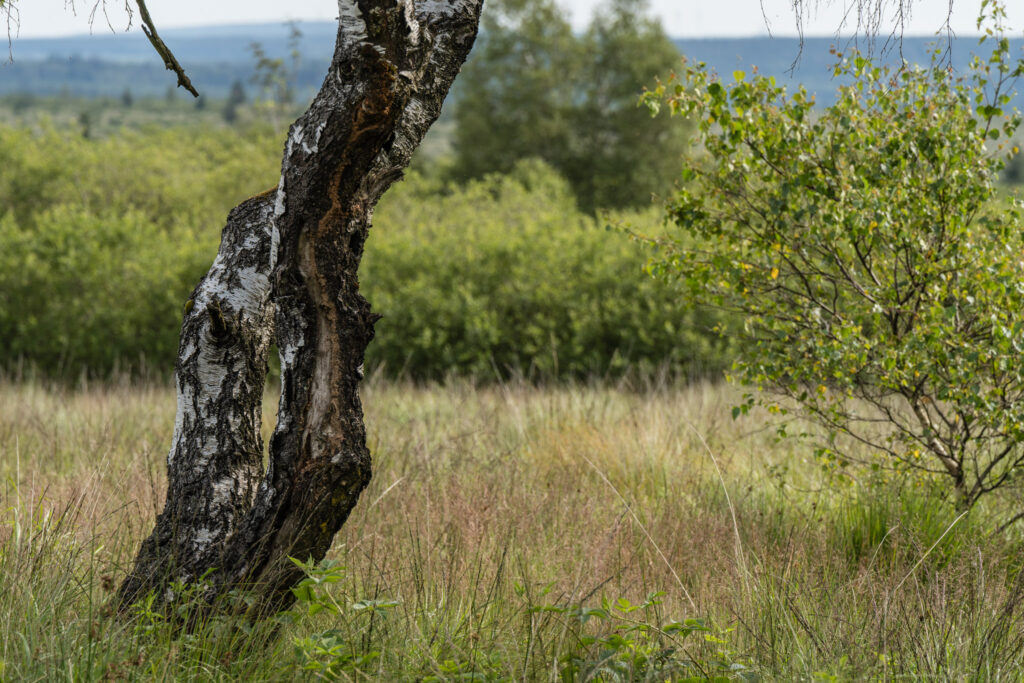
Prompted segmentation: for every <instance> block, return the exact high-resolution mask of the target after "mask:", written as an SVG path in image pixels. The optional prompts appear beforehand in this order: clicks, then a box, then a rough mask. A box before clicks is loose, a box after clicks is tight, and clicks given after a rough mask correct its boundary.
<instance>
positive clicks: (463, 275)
mask: <svg viewBox="0 0 1024 683" xmlns="http://www.w3.org/2000/svg"><path fill="white" fill-rule="evenodd" d="M440 189H441V188H439V187H437V186H436V185H434V184H432V183H431V182H430V181H428V180H425V179H423V178H421V177H415V176H414V177H412V178H410V179H409V180H407V181H406V182H405V183H404V185H402V186H401V187H400V188H399V189H398V190H397V191H396V192H395V193H394V194H393V195H391V196H390V197H388V198H387V199H386V200H385V201H384V202H382V206H381V209H380V211H379V212H378V214H377V219H376V228H375V229H374V233H375V234H374V235H373V237H372V238H371V239H370V243H369V246H368V249H367V253H366V257H365V263H364V266H363V268H364V270H363V272H364V275H363V281H364V282H363V287H364V289H365V290H366V292H367V296H368V298H369V299H370V301H372V302H373V303H374V306H375V308H376V309H378V310H379V311H380V312H382V313H383V314H384V316H385V317H384V319H383V320H382V321H381V322H380V323H378V328H377V329H378V336H377V339H375V340H374V343H373V345H372V346H371V349H370V357H371V359H373V360H374V361H376V362H384V363H385V364H386V366H387V367H388V368H390V369H392V370H394V369H398V368H400V369H401V370H402V371H403V372H406V373H408V374H410V375H412V376H414V377H417V378H424V377H436V376H438V375H441V374H444V373H446V372H450V371H456V372H465V373H471V374H474V375H478V376H479V375H491V376H493V375H494V374H495V373H500V374H505V373H506V372H508V371H509V370H510V369H513V370H517V371H523V372H525V373H526V374H532V373H539V374H540V375H542V376H551V375H560V376H567V375H569V376H585V375H592V374H606V373H611V374H618V373H621V372H624V371H626V370H627V369H630V368H632V369H639V370H641V371H650V370H653V369H655V368H656V367H658V366H660V365H662V364H665V365H668V366H670V367H671V368H673V369H674V370H676V371H682V372H687V373H693V372H704V371H710V370H713V369H719V368H721V366H722V363H723V354H722V350H721V347H722V346H723V343H722V342H721V340H719V339H717V338H715V337H713V336H711V335H710V334H709V332H708V330H709V328H710V327H711V325H712V324H713V322H712V321H711V320H710V319H709V318H707V316H705V315H702V314H690V315H689V317H685V318H684V316H683V315H682V314H681V313H680V310H679V309H680V306H679V305H678V301H677V295H676V293H675V292H674V291H673V290H672V289H670V288H669V287H668V286H666V285H664V284H662V283H659V282H656V281H654V280H651V279H648V278H646V277H644V276H643V274H642V272H641V269H640V266H641V264H642V262H643V255H642V253H641V252H640V251H639V249H638V247H637V245H636V244H634V243H632V242H630V241H629V240H627V239H626V238H625V237H624V236H623V235H621V234H618V233H608V232H606V231H605V230H604V229H603V227H602V225H603V224H599V223H597V222H596V221H594V220H593V219H591V218H589V217H587V216H585V215H583V214H581V213H580V212H579V211H578V210H577V209H576V207H575V204H574V201H573V198H572V194H571V192H570V189H569V186H568V184H567V183H566V182H565V181H564V180H562V179H561V178H559V177H558V176H557V175H556V174H555V173H554V172H553V171H552V170H551V169H550V168H548V167H547V166H544V165H543V164H541V163H540V162H522V163H520V164H519V165H517V166H516V167H515V168H514V169H513V171H512V172H511V173H510V174H508V175H507V176H489V177H487V178H485V179H484V180H481V181H474V182H470V183H468V184H467V185H465V186H464V187H461V188H458V189H455V190H452V191H451V192H450V193H448V194H446V195H443V194H442V193H441V192H440ZM633 219H634V220H655V219H653V218H652V217H651V215H650V214H648V215H636V216H633Z"/></svg>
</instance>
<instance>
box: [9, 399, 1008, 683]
mask: <svg viewBox="0 0 1024 683" xmlns="http://www.w3.org/2000/svg"><path fill="white" fill-rule="evenodd" d="M737 398H738V396H737V395H735V394H734V392H733V391H732V390H731V389H728V388H724V387H720V386H711V385H702V386H695V387H688V388H679V387H669V386H648V387H643V388H640V389H637V388H635V387H633V388H628V389H627V388H615V387H608V386H596V385H595V386H587V385H576V386H563V387H553V388H536V387H531V386H528V385H506V386H496V387H485V388H479V387H474V386H473V385H471V384H469V383H451V384H448V385H444V386H440V385H431V386H414V385H406V384H393V383H387V382H383V381H379V380H377V381H371V382H370V383H369V384H368V386H367V388H366V391H365V400H364V403H365V406H366V412H367V425H368V428H369V440H370V447H371V450H372V452H373V453H374V457H375V474H374V478H373V482H372V483H371V485H370V487H369V488H368V489H367V491H366V492H365V493H364V494H363V497H362V499H361V501H360V504H359V505H358V506H357V508H356V510H355V512H354V513H353V515H352V517H351V519H350V520H349V522H348V523H347V524H346V525H345V527H344V529H343V530H342V532H341V534H339V536H338V539H337V542H336V545H335V547H334V549H333V550H332V552H331V554H330V556H329V559H331V560H332V561H335V562H337V563H338V564H339V565H341V566H343V567H344V569H343V570H336V571H331V572H329V575H330V577H331V580H332V581H333V580H334V579H337V582H336V583H330V584H329V585H328V584H324V585H323V586H321V588H324V592H323V596H325V597H323V598H321V599H319V602H320V603H322V604H324V605H327V606H328V607H332V606H337V607H338V608H339V610H338V611H337V612H334V611H331V609H325V610H324V611H321V612H320V613H318V614H316V615H315V616H303V615H302V614H300V610H298V609H297V610H296V611H295V613H294V614H292V615H288V616H286V617H282V618H281V619H278V620H276V621H275V622H274V623H271V624H266V625H257V626H255V627H249V626H247V625H244V624H238V623H227V622H225V621H217V620H214V621H211V622H210V623H208V624H205V625H204V626H203V627H202V628H201V629H199V630H198V631H197V632H195V633H192V634H181V633H178V632H176V631H175V630H174V629H173V628H172V627H171V626H170V625H169V624H167V623H166V622H165V621H164V620H163V619H162V618H161V615H159V614H154V613H152V612H148V611H147V610H145V609H141V610H140V611H139V613H138V614H137V615H136V616H135V617H133V618H131V619H118V618H114V617H112V616H111V615H110V614H109V613H107V612H106V611H105V601H106V600H107V598H109V596H110V594H111V590H112V588H113V587H114V586H115V585H116V582H117V580H118V579H119V578H120V576H121V575H122V574H123V572H124V571H125V568H126V567H127V564H128V562H130V560H131V557H132V554H133V552H134V550H135V548H136V545H137V543H138V542H139V541H140V540H141V538H142V537H143V536H144V535H145V534H146V533H147V532H148V530H149V527H150V525H151V524H152V520H153V517H154V515H155V513H156V511H157V510H158V509H159V508H160V506H161V505H162V497H163V495H164V486H165V484H164V479H163V457H164V451H165V449H166V446H167V444H168V442H169V438H170V432H171V430H172V426H173V418H174V415H173V411H174V397H173V392H171V391H169V390H167V389H164V388H160V387H154V386H143V387H139V386H131V385H127V384H125V385H117V386H106V387H80V388H78V389H75V390H70V389H66V388H65V389H61V388H55V387H44V386H40V385H37V384H4V385H0V477H2V480H3V484H2V486H0V495H2V497H3V499H2V508H3V521H2V525H0V659H2V664H0V679H3V680H40V681H42V680H102V679H104V678H105V677H106V678H107V679H114V680H150V679H152V678H156V679H160V680H179V679H181V680H237V679H239V678H246V679H253V680H263V679H270V680H305V679H307V678H316V677H319V676H326V675H328V674H330V675H332V676H334V677H338V678H341V679H354V680H362V679H368V678H374V679H381V680H429V679H431V677H433V679H434V680H449V679H452V680H454V679H457V678H458V679H461V680H549V679H551V680H559V678H560V677H561V679H562V680H583V679H588V678H589V679H591V680H665V679H666V678H673V679H677V678H678V679H681V678H682V677H683V675H684V674H683V673H680V672H681V671H686V672H688V673H686V675H692V676H696V677H698V679H699V678H700V677H701V676H705V675H711V674H712V673H713V672H714V671H715V670H716V667H717V668H718V669H721V671H720V672H719V674H718V675H723V676H732V677H734V678H738V677H741V676H743V675H746V676H748V677H749V676H751V675H752V673H756V674H757V675H758V676H760V677H761V678H762V679H765V680H795V679H798V678H800V679H804V680H830V679H832V678H831V677H835V678H834V680H860V679H875V678H880V679H897V678H899V679H918V678H920V679H935V678H940V679H957V680H961V679H980V680H1020V679H1021V676H1022V675H1024V674H1022V671H1024V654H1022V652H1024V640H1022V633H1024V618H1022V616H1021V605H1020V604H1019V603H1020V601H1021V598H1022V596H1024V589H1022V586H1021V585H1020V584H1021V581H1022V579H1021V578H1020V577H1021V576H1022V575H1021V574H1020V572H1019V569H1020V564H1021V562H1020V557H1021V552H1020V551H1021V547H1020V544H1019V542H1017V541H1016V540H1015V539H1014V537H1012V536H1008V535H1003V536H989V535H986V534H987V529H988V526H987V520H986V519H985V517H984V512H983V511H981V512H979V513H978V514H976V515H973V516H971V517H969V518H966V519H961V520H959V521H957V522H956V523H954V520H955V519H956V517H955V514H954V512H953V510H952V509H951V508H949V507H948V506H946V505H945V504H944V503H942V502H941V501H940V500H938V499H936V498H935V497H934V496H932V495H930V494H929V493H928V492H927V491H926V489H925V488H923V487H920V486H914V485H911V484H908V483H906V482H898V481H897V482H889V483H875V484H873V485H869V484H868V483H867V478H865V477H860V478H858V480H857V481H856V482H853V483H851V482H852V481H853V480H852V479H851V478H850V477H846V476H843V477H835V476H829V475H827V473H825V471H824V470H823V469H822V468H821V467H820V466H819V465H818V464H816V463H815V462H814V461H813V457H812V455H811V453H812V451H811V450H810V449H809V448H807V447H806V446H804V445H802V444H800V443H799V442H789V441H786V442H776V440H775V438H774V430H773V429H772V428H771V425H770V424H769V423H767V422H765V420H764V419H763V418H762V417H759V416H750V417H746V418H742V419H740V420H736V421H733V420H732V419H731V417H730V408H731V406H732V405H733V404H734V403H735V402H736V400H737ZM273 404H274V402H273V401H272V400H268V401H267V405H268V406H272V405H273ZM271 420H272V416H271V415H270V414H269V413H268V416H267V424H266V425H265V428H266V429H267V430H268V431H269V429H270V427H271V426H272V425H271ZM300 559H301V558H300ZM655 591H661V592H664V594H663V595H661V596H660V597H659V598H658V599H657V600H656V601H655V602H658V603H659V604H648V605H647V606H646V607H643V608H642V609H638V610H633V611H630V609H629V608H628V607H627V608H626V609H620V610H618V611H616V610H615V609H614V608H615V604H616V603H615V601H617V600H619V599H623V600H626V601H628V602H629V603H631V604H633V605H636V604H643V603H644V602H645V599H646V597H647V596H648V595H649V594H650V593H652V592H655ZM602 600H606V601H607V603H606V605H605V606H606V607H608V608H609V612H610V614H611V615H612V617H613V618H611V619H602V618H595V619H592V620H591V621H589V622H588V623H586V624H583V623H581V622H582V620H581V619H580V618H579V613H578V612H573V611H572V608H573V607H574V606H583V607H598V606H600V605H601V604H602ZM375 601H376V602H375ZM625 604H626V603H622V605H625ZM353 606H356V607H362V608H361V609H353ZM299 607H300V608H302V609H303V610H305V608H306V604H305V603H301V604H300V605H299ZM314 611H316V610H314ZM685 618H700V619H702V620H704V621H703V623H704V624H705V625H706V627H707V628H708V629H709V630H708V631H698V632H695V633H693V634H691V635H690V636H688V637H686V638H682V637H678V636H674V635H673V634H672V633H671V632H669V633H665V632H664V630H665V629H664V628H663V627H664V626H665V624H666V623H670V622H673V621H676V622H682V620H683V619H685ZM615 628H618V629H619V633H620V634H624V635H625V636H628V637H627V638H626V641H625V642H626V644H625V645H621V644H620V645H619V646H616V645H615V644H614V643H617V642H618V641H614V640H612V639H610V638H609V636H611V635H612V633H613V630H614V629H615ZM631 628H632V629H634V630H632V631H630V630H628V629H631ZM324 634H329V635H328V636H325V635H324ZM630 638H632V640H630ZM331 644H335V645H337V647H336V648H334V649H333V650H332V649H331V648H330V647H329V646H330V645H331ZM616 647H619V649H618V650H616ZM318 648H319V649H318ZM637 653H640V654H641V655H643V656H644V657H647V659H646V660H643V661H647V664H646V665H644V664H643V662H642V661H641V660H639V659H637V657H636V655H637ZM658 657H661V658H662V659H661V660H657V658H658ZM656 661H672V662H675V663H677V664H679V667H677V668H676V669H673V670H672V671H673V672H672V673H670V674H667V675H666V674H663V673H659V671H658V669H657V666H655V664H654V663H655V662H656ZM623 662H625V664H624V665H622V666H619V665H620V664H622V663H623ZM638 662H639V663H638ZM332 663H333V664H332ZM326 664H332V668H329V669H327V668H321V669H320V670H316V669H315V667H316V666H326ZM720 665H722V666H720ZM728 665H733V666H734V669H733V672H732V673H731V674H730V673H729V672H728V671H727V670H726V669H727V668H728ZM303 667H308V668H305V669H304V668H303ZM687 667H689V668H687ZM667 670H668V669H666V671H667Z"/></svg>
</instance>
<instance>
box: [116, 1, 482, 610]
mask: <svg viewBox="0 0 1024 683" xmlns="http://www.w3.org/2000/svg"><path fill="white" fill-rule="evenodd" d="M480 9H481V0H447V1H446V0H422V1H420V2H416V3H413V2H412V0H341V2H340V3H339V10H340V17H339V29H338V40H337V45H336V48H335V53H334V58H333V60H332V63H331V68H330V71H329V73H328V75H327V78H326V79H325V81H324V84H323V86H322V87H321V90H320V92H319V94H318V95H317V96H316V98H315V99H314V101H313V103H312V105H311V106H310V108H309V109H308V110H307V112H306V113H305V114H304V115H303V116H302V117H301V118H300V119H299V120H298V121H296V122H295V123H294V124H292V126H291V129H290V130H289V135H288V141H287V144H286V148H285V153H284V160H283V163H282V172H281V181H280V184H279V186H278V189H277V191H276V193H275V194H273V195H269V194H268V195H264V196H260V197H255V198H253V199H250V200H249V201H247V202H245V203H243V204H242V205H240V206H239V207H238V208H236V209H235V210H234V211H232V213H231V215H230V216H229V219H228V225H227V227H226V228H225V230H224V234H223V236H222V243H221V249H220V252H219V253H218V257H217V260H216V261H215V262H214V265H213V267H212V268H211V269H210V272H209V273H208V274H207V275H206V277H205V278H204V279H203V281H202V282H201V283H200V285H199V287H197V288H196V292H195V293H194V295H193V298H192V302H193V303H192V304H191V306H186V308H188V309H189V310H187V312H186V315H185V321H184V323H183V325H182V341H181V345H180V349H179V358H178V364H177V373H176V377H177V384H178V415H177V418H176V427H175V436H174V443H173V444H172V447H171V451H170V453H169V455H168V474H169V481H168V492H167V503H166V507H165V509H164V512H163V513H162V514H161V515H160V516H159V518H158V519H157V524H156V528H155V530H154V532H153V534H152V535H151V536H150V537H149V538H148V539H147V540H146V541H145V542H144V543H143V545H142V548H141V549H140V551H139V555H138V557H137V558H136V562H135V566H134V568H133V570H132V572H131V574H130V575H129V576H128V578H127V579H126V580H125V582H124V584H123V585H122V586H121V590H120V593H119V597H120V601H121V605H122V606H126V605H128V604H130V603H131V602H132V601H133V600H135V599H137V598H138V597H140V596H141V595H143V594H145V593H149V592H151V591H156V592H157V593H158V594H159V595H160V596H162V598H164V599H169V598H171V597H172V594H171V593H168V586H169V585H170V582H172V581H179V582H183V583H188V582H191V581H195V580H196V579H197V578H198V577H201V576H204V575H205V576H207V581H209V584H210V587H211V588H210V596H211V597H213V596H215V595H217V594H221V593H225V592H227V591H229V590H231V589H233V588H235V587H238V586H247V587H258V590H257V591H256V593H255V594H256V595H258V596H260V601H259V606H258V609H259V610H260V611H261V612H265V611H267V610H275V609H280V608H282V607H284V606H285V605H286V604H287V603H288V602H289V601H290V600H291V593H290V591H289V588H290V587H291V586H292V585H293V584H294V583H295V581H296V580H297V579H299V578H301V576H300V574H299V573H298V570H297V569H296V568H295V567H294V565H292V563H290V562H288V561H287V558H288V557H289V556H291V557H298V558H301V559H303V560H306V559H308V558H313V559H314V560H319V559H321V558H322V557H323V556H324V554H325V553H326V552H327V550H328V548H329V547H330V545H331V542H332V540H333V538H334V535H335V533H336V532H337V531H338V529H340V528H341V525H342V524H343V523H344V522H345V520H346V519H347V517H348V515H349V513H350V512H351V510H352V508H353V507H354V506H355V504H356V501H357V500H358V497H359V494H360V492H361V491H362V490H363V488H365V486H366V484H367V483H368V482H369V479H370V454H369V452H368V450H367V448H366V438H365V431H364V427H363V416H362V408H361V405H360V402H359V394H358V385H359V381H360V380H361V379H362V375H363V354H364V351H365V349H366V346H367V344H369V342H370V340H371V339H372V338H373V325H374V322H375V320H376V318H377V316H376V315H375V314H373V313H372V312H371V311H370V305H369V303H367V301H366V300H365V299H364V298H363V297H362V296H361V295H360V293H359V280H358V269H359V262H360V258H361V256H362V251H363V245H364V243H365V241H366V238H367V236H368V231H369V228H370V223H371V219H372V215H373V208H374V206H375V205H376V203H377V200H378V199H379V198H380V196H381V194H383V192H384V191H385V190H386V189H387V188H388V187H389V186H390V185H391V184H392V183H393V182H394V181H395V180H397V179H398V178H400V177H401V175H402V171H403V169H404V168H405V167H406V166H407V165H408V163H409V160H410V159H411V156H412V153H413V151H414V150H415V148H416V147H417V146H418V144H419V143H420V141H421V140H422V138H423V135H424V134H425V133H426V131H427V129H428V128H429V127H430V125H431V124H432V123H433V122H434V121H435V120H436V118H437V116H438V114H439V113H440V110H441V103H442V102H443V100H444V97H445V95H446V94H447V92H448V89H449V87H450V86H451V83H452V81H453V80H454V78H455V75H456V74H457V73H458V70H459V68H460V66H461V65H462V63H463V61H464V60H465V58H466V56H467V55H468V53H469V50H470V48H471V47H472V44H473V40H474V38H475V36H476V29H477V24H478V22H479V14H480ZM261 259H262V260H261ZM257 261H258V262H257ZM268 276H269V277H268ZM271 320H273V323H271ZM272 328H273V329H274V331H275V333H276V339H277V344H278V347H279V349H280V354H281V373H282V379H281V381H282V385H281V399H280V403H279V406H278V422H277V427H276V429H275V431H274V435H273V437H272V439H271V443H270V464H269V467H268V469H267V471H266V472H265V473H262V472H260V469H261V459H260V456H261V453H262V445H261V443H260V439H259V434H258V432H259V424H260V423H259V419H260V407H261V402H260V399H261V397H262V390H263V380H264V377H265V374H266V353H267V351H266V349H267V348H268V346H269V339H270V336H271V329H272ZM257 482H259V483H258V486H257Z"/></svg>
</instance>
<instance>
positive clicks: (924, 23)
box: [17, 0, 1024, 38]
mask: <svg viewBox="0 0 1024 683" xmlns="http://www.w3.org/2000/svg"><path fill="white" fill-rule="evenodd" d="M559 1H560V2H561V3H562V4H563V5H564V6H565V7H567V8H569V9H570V11H571V12H572V15H573V20H574V22H575V23H576V24H577V25H578V26H582V25H584V24H585V23H586V22H587V19H588V18H589V16H590V13H591V11H592V10H593V8H594V6H596V5H597V4H598V3H599V0H559ZM895 1H896V0H884V2H886V4H887V6H889V7H891V6H892V4H893V3H894V2H895ZM96 2H97V0H75V2H74V5H72V3H71V2H70V0H20V1H19V2H18V3H17V5H18V7H19V9H20V24H21V27H20V36H21V37H24V38H36V37H45V36H61V35H72V34H76V33H88V31H89V23H88V15H89V12H90V10H91V9H92V7H93V6H94V4H95V3H96ZM948 2H949V0H917V1H916V3H915V5H914V10H913V14H912V21H911V23H910V25H909V28H908V30H907V31H906V33H907V34H911V35H930V34H933V33H935V31H936V30H938V29H939V28H940V27H941V26H942V24H943V22H944V20H945V17H946V11H947V8H948ZM650 3H651V7H652V9H653V11H654V12H655V13H656V14H657V15H658V16H659V17H661V19H662V21H663V23H664V25H665V28H666V29H667V31H668V33H669V34H670V35H672V36H677V37H701V36H706V37H710V36H752V35H765V34H766V33H767V32H768V28H766V24H765V17H767V19H768V26H770V28H771V31H772V33H773V34H774V35H792V34H794V33H795V32H796V31H795V23H794V17H793V11H792V9H791V7H792V0H763V11H762V0H650ZM107 4H108V10H109V17H110V22H111V24H112V25H113V27H114V28H115V29H117V30H119V31H123V30H124V29H125V27H126V26H127V23H128V22H127V15H126V14H125V11H124V0H107ZM806 4H808V5H810V6H814V5H815V4H818V5H820V7H819V8H818V9H817V10H816V11H815V10H812V11H811V12H810V15H809V17H808V18H807V20H806V22H805V32H806V34H807V35H833V34H835V32H836V30H837V29H838V28H839V27H840V26H842V23H843V15H844V12H845V11H846V10H847V9H848V8H850V7H855V6H856V4H857V0H831V1H830V0H806ZM953 4H954V10H955V11H954V15H953V21H952V26H953V29H954V30H955V31H956V32H957V33H959V34H971V33H975V32H976V31H975V28H974V19H975V15H976V14H977V8H978V5H979V2H978V0H953ZM1008 4H1010V5H1018V6H1015V7H1013V8H1012V9H1011V10H1010V12H1009V14H1010V16H1009V23H1010V26H1012V27H1014V28H1015V29H1017V30H1016V31H1015V33H1016V34H1017V35H1019V34H1020V30H1021V29H1024V3H1020V2H1019V0H1009V2H1008ZM147 5H148V6H149V11H150V14H152V15H153V19H154V21H155V22H156V24H157V26H158V27H166V28H172V27H180V26H209V25H216V24H241V23H256V22H277V21H281V22H283V21H287V20H289V19H334V17H335V16H336V14H337V3H336V2H334V1H333V0H148V2H147ZM72 7H74V9H76V10H77V15H76V13H75V12H74V11H72ZM852 21H853V20H851V24H848V25H850V28H851V30H852ZM94 30H95V31H108V30H109V29H108V28H107V26H106V22H105V21H104V20H103V18H102V17H98V18H97V20H96V22H95V24H94ZM136 30H137V29H136Z"/></svg>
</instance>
